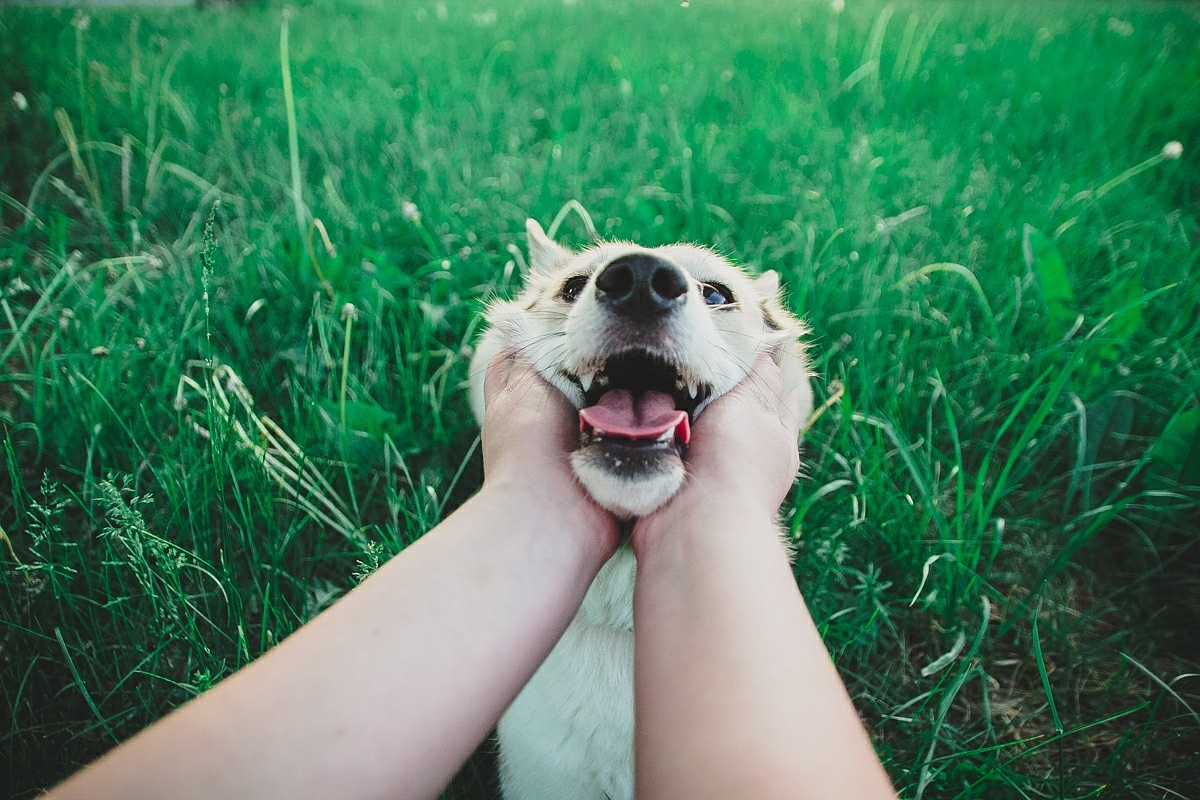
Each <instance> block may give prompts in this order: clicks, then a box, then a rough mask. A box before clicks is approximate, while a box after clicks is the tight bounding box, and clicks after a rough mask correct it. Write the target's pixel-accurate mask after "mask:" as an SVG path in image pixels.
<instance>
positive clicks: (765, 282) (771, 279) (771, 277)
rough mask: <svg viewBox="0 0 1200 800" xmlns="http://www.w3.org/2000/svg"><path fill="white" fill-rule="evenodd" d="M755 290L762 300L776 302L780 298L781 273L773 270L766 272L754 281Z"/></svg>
mask: <svg viewBox="0 0 1200 800" xmlns="http://www.w3.org/2000/svg"><path fill="white" fill-rule="evenodd" d="M754 288H755V289H756V290H757V291H758V296H759V297H761V298H762V299H764V300H774V299H775V298H777V297H778V296H779V273H778V272H776V271H775V270H773V269H768V270H764V271H763V274H762V275H759V276H758V277H757V278H755V279H754Z"/></svg>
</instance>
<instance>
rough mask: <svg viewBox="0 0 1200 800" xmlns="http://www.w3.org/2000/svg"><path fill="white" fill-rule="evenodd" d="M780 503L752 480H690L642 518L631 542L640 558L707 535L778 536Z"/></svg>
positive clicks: (696, 540)
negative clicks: (710, 482)
mask: <svg viewBox="0 0 1200 800" xmlns="http://www.w3.org/2000/svg"><path fill="white" fill-rule="evenodd" d="M777 514H778V504H777V503H772V502H771V501H770V500H768V499H766V498H765V493H764V492H762V491H761V490H760V488H759V487H755V486H754V485H753V484H752V483H750V482H742V481H732V482H727V483H722V484H720V488H719V489H716V488H714V487H713V486H712V485H711V484H708V483H699V482H695V481H692V480H691V479H689V483H688V484H687V485H685V486H684V488H683V489H682V490H681V491H680V492H679V493H678V494H677V495H676V496H675V497H674V498H672V499H671V501H670V502H669V503H667V504H666V505H665V506H663V507H662V508H661V509H659V510H658V511H655V512H654V513H653V514H650V515H649V516H647V517H643V518H642V519H640V520H638V522H637V525H636V526H635V527H634V530H633V535H632V537H631V539H630V544H631V545H632V547H633V550H634V553H635V554H636V555H637V557H638V560H639V561H641V560H642V559H643V558H645V557H652V556H653V554H654V553H655V552H657V551H658V550H660V549H663V548H671V547H674V546H676V545H679V544H687V543H696V542H698V541H700V540H702V539H703V538H705V537H718V538H727V537H728V536H729V535H730V534H729V532H730V531H735V532H736V535H737V536H744V535H745V534H746V533H751V534H753V533H756V532H757V533H760V534H761V535H763V536H769V537H771V538H775V537H776V535H777V534H776V529H777V526H776V518H777Z"/></svg>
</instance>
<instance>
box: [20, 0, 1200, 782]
mask: <svg viewBox="0 0 1200 800" xmlns="http://www.w3.org/2000/svg"><path fill="white" fill-rule="evenodd" d="M1198 41H1200V12H1198V11H1197V9H1196V7H1195V6H1192V5H1188V4H1186V3H1169V2H1147V3H1128V2H1127V3H1119V4H1117V3H1100V2H1060V3H1053V4H1049V3H1034V2H1029V3H1019V2H1013V3H967V2H959V3H952V2H918V1H917V0H912V1H910V2H894V3H889V4H886V5H885V4H884V3H881V2H873V1H872V2H854V0H851V2H848V3H846V4H845V8H844V10H840V9H838V8H837V7H836V5H835V6H831V5H830V4H829V3H817V2H798V1H797V0H786V1H785V0H763V1H762V2H755V3H752V4H751V3H743V2H737V1H736V0H693V2H691V3H685V4H683V5H681V4H680V3H679V2H677V0H676V1H672V0H577V1H576V2H564V0H520V1H518V0H496V1H495V2H484V3H474V2H446V3H430V2H424V0H416V2H412V3H388V2H384V0H375V1H374V2H370V1H369V0H364V1H363V2H350V1H349V0H346V2H334V1H333V0H313V2H308V3H301V4H298V5H296V6H292V7H290V9H285V8H284V7H282V6H279V5H271V4H267V5H254V4H251V5H248V6H243V7H238V8H233V7H228V6H220V5H218V6H214V7H208V8H205V9H163V8H157V9H155V8H148V9H141V10H131V9H121V8H109V7H105V8H97V9H84V10H76V9H71V8H57V9H54V8H24V7H13V6H3V7H0V143H2V144H0V192H2V194H0V796H11V797H14V798H25V797H30V796H32V795H33V794H34V793H36V791H37V790H38V789H40V788H44V787H47V786H49V785H50V784H52V783H53V782H55V781H57V780H58V779H60V778H62V777H63V776H64V775H66V774H68V773H70V772H71V771H72V770H73V769H75V768H76V767H78V766H79V765H81V764H83V763H85V762H87V761H88V760H90V759H91V758H93V757H95V756H97V755H99V754H100V753H102V752H104V751H105V750H106V749H108V748H109V747H111V746H112V745H113V744H114V743H116V742H119V741H121V740H123V739H126V738H128V737H129V736H130V735H132V734H133V733H134V732H136V731H137V730H139V729H141V728H142V727H144V726H145V725H147V724H148V723H150V722H151V721H153V720H155V719H156V718H158V717H160V716H162V715H163V714H164V713H166V712H167V711H169V710H170V709H171V708H173V707H175V706H177V705H179V704H180V703H183V702H185V701H186V700H188V699H189V698H191V697H193V696H195V695H196V694H197V693H198V692H200V691H202V690H203V689H205V688H206V687H208V686H211V685H213V684H214V683H216V682H217V681H219V680H221V679H222V678H223V677H225V676H227V675H229V674H230V673H232V672H233V671H234V670H236V669H237V668H238V667H240V666H242V665H244V664H245V663H247V662H249V661H251V660H252V659H254V658H255V657H257V656H258V655H260V654H261V653H263V652H264V651H265V650H267V649H269V648H270V647H271V646H272V645H273V644H274V643H276V642H278V641H279V640H281V639H282V638H284V637H286V636H287V635H288V634H290V633H291V632H292V631H294V630H295V629H296V628H297V627H298V626H300V625H301V624H303V623H304V622H305V621H306V620H308V619H311V618H312V617H313V615H315V614H317V613H318V612H319V611H320V610H321V609H322V608H324V607H326V606H328V605H329V604H330V603H332V602H334V601H335V600H336V599H337V598H338V596H339V595H340V594H342V593H343V592H345V591H346V590H347V589H349V588H350V587H352V586H353V585H354V584H355V582H356V581H358V580H361V578H362V577H363V576H364V575H366V574H368V573H369V572H370V571H371V570H372V569H374V568H375V567H376V566H378V564H379V563H381V562H382V561H383V560H385V559H386V558H388V557H389V556H391V555H393V554H395V553H397V552H399V551H400V550H402V549H403V548H404V547H405V546H406V545H407V544H409V543H410V542H412V541H413V540H415V539H416V538H417V537H419V536H420V535H421V534H422V533H424V532H425V531H426V530H428V529H429V528H431V527H432V526H433V525H435V524H436V523H437V522H438V521H439V520H440V519H441V518H442V517H443V516H445V515H446V514H447V513H449V512H450V511H451V510H453V509H454V508H455V507H456V506H457V505H458V504H459V503H461V502H462V501H463V500H464V499H465V498H466V497H467V496H469V495H470V494H471V492H472V491H473V490H474V489H475V488H476V487H477V486H478V485H479V482H480V480H481V468H480V464H479V457H478V453H477V452H476V446H475V445H476V444H477V429H476V427H475V424H474V421H473V419H472V417H471V415H470V412H469V409H468V404H467V400H466V394H465V391H464V384H465V381H466V378H467V368H468V362H469V360H470V353H471V345H472V342H473V339H474V337H475V335H476V334H477V333H478V330H479V324H480V312H481V310H482V309H483V308H484V306H485V305H486V303H487V302H488V300H489V299H490V298H494V297H496V296H510V295H511V294H512V293H513V292H515V291H516V290H517V289H518V288H519V286H520V284H521V276H522V273H523V270H524V269H525V262H524V258H523V256H522V254H521V250H520V248H523V246H524V242H523V236H522V234H521V232H522V230H523V224H524V220H525V218H526V217H529V216H532V217H535V218H537V219H539V220H540V221H541V222H542V223H543V224H544V225H547V226H550V225H551V224H552V223H557V225H556V229H557V233H558V235H559V237H560V238H562V239H563V240H564V241H566V242H569V243H573V244H583V243H585V242H586V241H587V238H588V235H589V234H588V230H589V222H590V225H592V226H594V228H595V229H596V230H597V231H598V232H599V234H600V235H602V236H613V237H620V238H625V239H632V240H634V241H637V242H641V243H643V244H648V245H652V244H659V243H665V242H672V241H676V240H680V239H685V240H690V241H697V242H701V243H704V244H707V245H711V246H713V247H716V248H717V249H719V250H720V251H722V252H724V253H727V254H729V255H730V256H731V257H732V258H734V259H735V260H736V261H738V262H740V263H743V264H745V265H747V266H748V267H749V268H750V269H752V270H758V269H764V268H771V269H775V270H778V271H779V272H780V273H781V275H782V277H783V283H784V285H785V287H786V290H787V293H788V300H789V303H790V305H791V306H792V308H793V309H794V310H795V311H797V312H798V313H801V314H803V315H804V317H805V318H806V319H807V320H808V322H809V323H810V324H811V326H812V328H813V330H814V334H813V337H812V353H813V354H814V359H815V366H816V370H817V373H818V377H817V380H816V388H817V396H818V401H819V402H820V401H825V400H828V401H829V402H828V404H827V408H826V410H825V412H824V413H823V414H822V415H821V416H820V417H819V418H818V419H817V420H816V421H815V423H814V425H813V426H812V428H811V429H810V430H809V432H808V434H807V436H806V439H805V445H804V463H805V465H806V466H805V472H804V475H803V477H802V478H801V480H799V481H798V482H797V485H796V489H795V492H794V496H793V498H792V499H791V500H790V501H789V503H788V505H787V506H786V507H785V508H784V517H783V519H784V523H785V525H786V526H787V529H788V531H789V533H790V535H791V536H792V537H793V538H794V540H795V544H796V558H795V574H796V577H797V580H798V581H799V584H800V586H801V589H802V591H803V592H804V594H805V596H806V598H807V600H808V602H809V605H810V607H811V609H812V611H813V613H814V615H815V617H816V619H817V621H818V624H819V626H820V629H821V631H822V633H823V635H824V636H825V640H826V644H827V645H828V647H829V649H830V651H831V653H832V656H833V658H834V659H835V661H836V663H837V665H838V667H839V669H840V670H841V673H842V675H843V677H844V678H845V680H846V681H847V683H848V685H849V686H850V689H851V693H852V695H853V697H854V699H855V702H856V704H857V706H858V708H859V710H860V713H861V714H862V716H863V718H864V720H865V722H866V724H867V725H868V728H869V730H870V732H871V735H872V737H873V739H874V741H875V744H876V747H877V750H878V752H879V754H880V756H881V758H882V759H883V761H884V763H885V765H886V766H887V768H888V770H889V772H890V773H891V775H892V776H893V778H894V780H895V781H896V784H897V786H898V787H899V789H900V791H901V794H902V796H903V797H905V798H972V797H987V798H1035V797H1055V798H1082V797H1100V796H1106V797H1121V798H1126V797H1129V798H1170V797H1195V796H1196V795H1197V792H1198V791H1200V778H1198V777H1197V776H1200V715H1198V712H1200V678H1197V677H1196V674H1197V673H1200V634H1198V632H1197V631H1198V627H1197V623H1196V620H1197V618H1200V547H1197V541H1198V540H1200V488H1198V487H1197V485H1198V484H1200V432H1198V428H1200V263H1198V262H1200V47H1197V44H1196V43H1197V42H1198ZM1173 142H1177V143H1180V145H1181V149H1180V145H1174V144H1170V143H1173ZM396 679H397V680H403V679H404V678H403V676H400V675H397V676H396ZM814 724H819V722H817V721H814ZM493 772H494V765H493V763H492V756H491V746H490V745H489V744H487V743H485V744H484V745H483V746H482V747H481V749H480V751H479V753H477V755H476V756H475V757H474V758H473V759H472V760H471V762H469V763H468V765H467V767H466V768H465V769H464V771H463V773H462V774H461V775H460V776H459V778H458V779H457V780H456V781H455V783H454V784H453V785H452V786H451V787H450V789H449V790H448V791H447V796H448V797H489V796H494V775H493Z"/></svg>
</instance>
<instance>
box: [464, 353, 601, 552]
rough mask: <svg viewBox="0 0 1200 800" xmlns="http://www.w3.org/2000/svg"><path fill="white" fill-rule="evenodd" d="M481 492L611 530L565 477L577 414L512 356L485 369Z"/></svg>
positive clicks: (576, 441)
mask: <svg viewBox="0 0 1200 800" xmlns="http://www.w3.org/2000/svg"><path fill="white" fill-rule="evenodd" d="M483 396H484V407H485V412H484V420H483V472H484V487H485V488H488V487H498V488H499V489H500V490H501V491H503V492H505V493H507V494H510V495H512V494H517V495H524V496H525V497H527V498H528V501H529V502H530V503H531V504H537V505H531V511H533V510H538V509H541V508H553V509H555V510H562V511H564V512H565V513H566V514H567V515H570V516H571V518H572V519H578V520H580V521H581V522H583V523H584V524H588V525H592V526H596V527H600V528H604V529H605V531H606V532H607V531H608V529H610V528H611V534H612V538H613V540H614V542H615V539H616V536H617V533H616V531H617V523H616V520H615V519H614V518H613V516H612V515H611V514H610V513H609V512H608V511H605V510H604V509H602V508H600V507H599V506H597V505H596V503H595V502H594V501H593V500H592V499H591V497H589V496H588V494H587V493H586V492H585V491H584V489H583V487H582V486H581V485H580V484H579V482H578V481H577V480H576V479H575V474H574V473H573V472H572V471H571V463H570V458H569V457H570V454H571V451H573V450H574V449H575V448H576V446H578V444H579V414H578V412H577V411H576V409H575V407H574V406H572V405H571V403H570V402H569V401H568V400H567V398H566V396H565V395H563V393H562V392H560V391H559V390H558V389H556V388H554V387H553V386H551V385H550V384H549V383H548V382H547V381H546V380H545V378H543V377H542V376H541V375H540V374H538V372H537V370H536V369H534V368H533V365H532V364H530V363H529V361H528V360H527V359H526V358H525V357H524V356H522V355H521V354H520V353H518V352H517V351H514V350H505V351H501V352H500V353H499V354H497V355H496V357H495V358H493V359H492V360H491V363H489V364H488V369H487V375H486V376H485V378H484V384H483Z"/></svg>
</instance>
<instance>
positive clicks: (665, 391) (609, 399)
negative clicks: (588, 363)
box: [575, 351, 712, 452]
mask: <svg viewBox="0 0 1200 800" xmlns="http://www.w3.org/2000/svg"><path fill="white" fill-rule="evenodd" d="M575 380H576V381H577V382H578V383H579V386H580V388H581V389H582V390H583V396H584V407H583V408H581V409H580V410H579V430H580V433H581V435H582V439H583V441H582V442H581V444H582V445H583V446H587V445H591V444H599V443H604V444H615V445H620V446H622V447H627V448H667V447H670V448H673V449H675V450H677V451H680V452H682V448H683V447H684V446H686V445H687V443H688V440H689V439H690V438H691V422H692V417H693V415H694V414H695V413H696V410H697V409H699V408H700V407H701V406H702V405H703V404H704V403H705V401H706V400H707V399H708V397H709V395H710V394H711V391H712V390H711V387H709V386H708V385H707V384H705V383H703V382H701V381H699V380H697V379H696V378H694V377H692V376H691V375H690V374H687V373H684V372H682V371H681V370H680V369H679V368H678V367H677V366H676V365H674V364H672V363H670V362H668V361H666V360H664V359H662V358H659V357H657V356H654V355H651V354H649V353H645V352H639V351H631V352H626V353H622V354H620V355H615V356H610V357H609V358H607V359H606V360H605V361H604V362H603V364H602V366H600V367H599V368H598V369H597V370H595V371H594V372H591V373H588V374H585V375H582V376H577V377H576V378H575Z"/></svg>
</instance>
